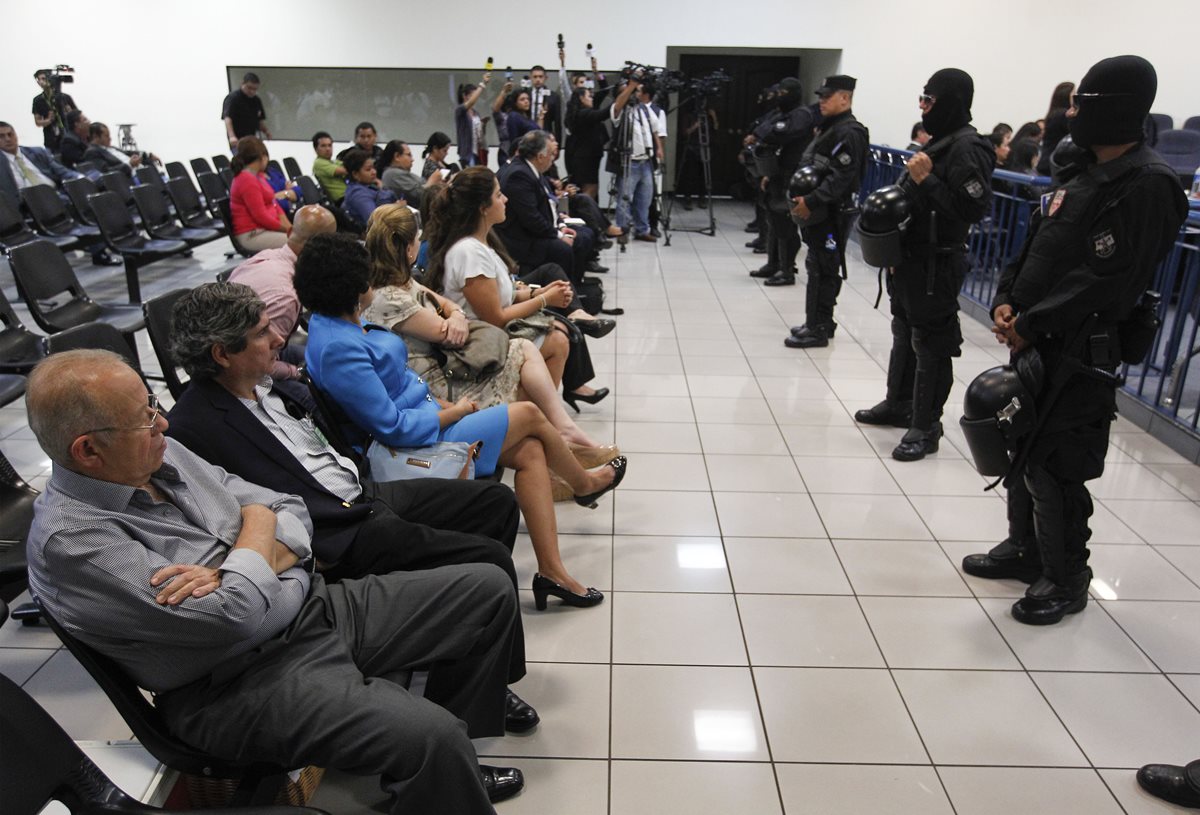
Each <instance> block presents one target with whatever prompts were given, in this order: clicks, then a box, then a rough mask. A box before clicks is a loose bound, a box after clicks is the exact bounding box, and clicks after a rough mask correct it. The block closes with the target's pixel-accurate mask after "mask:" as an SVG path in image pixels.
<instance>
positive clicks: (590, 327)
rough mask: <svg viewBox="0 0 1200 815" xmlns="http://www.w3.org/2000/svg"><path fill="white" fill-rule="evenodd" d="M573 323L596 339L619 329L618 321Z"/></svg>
mask: <svg viewBox="0 0 1200 815" xmlns="http://www.w3.org/2000/svg"><path fill="white" fill-rule="evenodd" d="M571 322H572V323H574V324H575V327H576V328H578V329H579V330H580V331H582V332H583V333H584V334H587V335H588V336H589V337H596V338H600V337H603V336H604V335H605V334H611V333H612V330H613V329H614V328H616V327H617V321H616V320H603V319H596V320H572V321H571ZM584 401H587V400H584Z"/></svg>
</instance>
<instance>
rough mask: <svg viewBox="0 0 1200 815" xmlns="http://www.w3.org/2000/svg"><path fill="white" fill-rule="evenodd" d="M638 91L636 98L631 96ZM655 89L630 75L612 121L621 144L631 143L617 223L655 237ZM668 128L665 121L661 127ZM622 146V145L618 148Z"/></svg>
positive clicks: (641, 236) (658, 149)
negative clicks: (652, 228)
mask: <svg viewBox="0 0 1200 815" xmlns="http://www.w3.org/2000/svg"><path fill="white" fill-rule="evenodd" d="M635 93H636V98H635V100H634V101H633V102H632V103H630V98H631V97H633V96H634V94H635ZM652 97H653V91H652V89H650V88H649V87H647V86H646V85H644V84H643V83H642V82H641V80H639V79H637V78H636V77H634V78H631V79H630V80H629V82H628V83H627V84H626V85H625V87H624V88H623V89H622V90H621V93H620V94H618V96H617V99H616V101H615V102H613V106H612V114H611V115H612V121H613V124H614V126H616V127H617V128H618V133H619V135H618V144H627V145H628V146H629V171H628V174H627V175H625V176H624V177H622V178H619V179H618V181H617V189H618V190H619V197H618V200H617V226H618V227H620V228H621V229H622V230H628V229H629V226H630V221H631V220H632V222H633V237H634V239H635V240H639V241H651V242H653V241H656V240H658V238H656V237H655V236H654V235H653V234H652V233H651V231H650V201H651V199H653V197H654V166H655V163H656V162H657V161H660V160H661V159H662V155H663V145H662V136H661V135H659V132H660V131H659V122H658V117H657V116H656V115H655V114H654V112H653V111H652V110H651V109H650V105H649V103H650V99H651V98H652ZM662 129H663V130H664V131H665V125H664V126H663V128H662ZM618 149H620V148H618Z"/></svg>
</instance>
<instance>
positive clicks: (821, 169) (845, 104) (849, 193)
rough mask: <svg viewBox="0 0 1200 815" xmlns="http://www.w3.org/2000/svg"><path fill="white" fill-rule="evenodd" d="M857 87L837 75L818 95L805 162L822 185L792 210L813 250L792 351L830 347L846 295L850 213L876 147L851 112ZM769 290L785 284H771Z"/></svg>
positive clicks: (806, 263)
mask: <svg viewBox="0 0 1200 815" xmlns="http://www.w3.org/2000/svg"><path fill="white" fill-rule="evenodd" d="M857 84H858V80H856V79H855V78H854V77H852V76H844V75H838V76H831V77H827V78H826V79H825V84H824V85H822V86H821V87H820V89H818V90H817V96H819V97H820V100H821V102H820V109H821V116H822V120H821V126H820V128H819V130H818V131H817V136H816V138H815V139H813V141H812V143H811V144H810V145H809V146H808V149H807V150H806V151H805V153H804V158H803V159H802V160H801V162H800V163H801V165H807V166H811V167H813V168H814V169H815V170H816V171H817V172H816V175H817V176H819V177H820V182H819V184H818V186H817V187H816V189H814V190H812V191H811V192H807V193H805V194H803V195H801V196H797V197H796V198H795V199H794V202H793V203H794V207H793V208H792V215H793V216H794V217H796V218H798V219H799V220H800V221H801V222H802V223H803V226H802V227H801V229H800V234H801V236H802V237H803V238H804V245H805V246H807V247H808V255H807V257H806V258H805V261H804V268H805V269H806V271H807V272H808V290H807V291H806V293H805V301H804V318H805V321H804V325H802V326H797V327H795V328H793V329H792V332H791V335H790V336H789V337H787V338H786V339H784V341H783V342H784V345H786V346H788V347H789V348H820V347H824V346H826V345H828V344H829V338H830V337H832V336H833V332H834V329H836V328H837V324H836V323H834V321H833V309H834V307H835V306H836V305H837V298H838V293H839V292H841V290H842V274H843V273H844V272H845V264H846V237H847V232H848V231H849V228H850V215H849V213H850V210H851V208H852V207H853V203H854V197H855V195H856V194H857V192H858V188H859V185H861V184H862V177H863V172H864V171H865V169H866V159H867V146H868V144H869V143H870V136H869V134H868V133H867V128H866V127H864V126H863V125H862V123H861V122H859V121H858V120H857V119H855V118H854V113H853V111H851V109H850V107H851V105H852V104H853V102H854V88H855V86H856V85H857ZM767 285H768V286H770V285H780V284H778V283H776V281H774V280H768V281H767Z"/></svg>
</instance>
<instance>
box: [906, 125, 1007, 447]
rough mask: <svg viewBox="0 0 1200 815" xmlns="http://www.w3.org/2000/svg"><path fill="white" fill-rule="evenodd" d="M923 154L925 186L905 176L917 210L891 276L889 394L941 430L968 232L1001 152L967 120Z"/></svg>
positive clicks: (985, 203) (929, 428) (916, 422)
mask: <svg viewBox="0 0 1200 815" xmlns="http://www.w3.org/2000/svg"><path fill="white" fill-rule="evenodd" d="M924 152H925V154H926V155H928V156H929V157H930V158H931V159H932V160H933V170H932V172H931V173H930V175H929V176H928V177H927V178H926V179H925V181H924V182H923V183H921V184H917V183H916V182H915V181H913V180H912V179H911V178H910V177H908V176H905V177H904V178H903V179H902V180H901V187H903V188H904V190H905V192H906V193H907V194H908V197H909V200H910V201H912V203H913V207H914V210H915V211H914V214H913V216H912V220H911V222H910V223H909V225H908V230H907V232H906V233H905V251H906V258H905V261H904V263H903V264H901V265H900V266H897V267H895V268H894V269H892V270H891V274H890V275H889V276H888V292H889V294H890V295H891V300H892V352H891V358H890V360H889V362H888V375H887V399H888V401H889V402H893V403H901V402H907V401H908V400H909V399H911V400H912V421H911V424H910V426H911V428H912V429H913V430H917V431H921V432H924V433H926V434H929V433H933V434H935V435H940V425H939V424H938V423H939V421H940V420H941V417H942V408H943V407H944V406H945V404H946V397H947V396H949V394H950V386H951V385H952V384H953V381H954V370H953V365H952V363H951V358H952V357H956V356H959V355H960V354H961V353H962V351H961V348H962V329H961V326H960V325H959V322H958V292H959V290H960V289H961V288H962V283H963V277H964V276H965V275H966V271H967V266H968V261H967V243H966V240H967V233H968V231H970V228H971V224H974V223H978V222H979V221H980V220H981V219H982V218H983V216H984V215H986V214H987V212H988V209H989V207H990V206H991V200H992V188H991V176H992V169H993V167H994V165H995V155H996V154H995V150H993V149H992V145H991V143H990V142H989V141H988V140H987V139H985V138H983V137H982V136H980V135H979V134H978V133H977V132H976V131H975V128H974V127H971V126H970V125H965V126H963V127H961V128H959V129H957V130H955V131H953V132H951V133H948V134H947V135H945V136H943V137H941V138H938V139H936V140H935V141H931V142H930V143H929V144H928V145H927V146H926V148H925V151H924Z"/></svg>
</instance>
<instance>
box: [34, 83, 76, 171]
mask: <svg viewBox="0 0 1200 815" xmlns="http://www.w3.org/2000/svg"><path fill="white" fill-rule="evenodd" d="M73 70H74V69H73V68H68V67H67V66H65V65H59V66H57V67H55V68H39V69H38V70H36V71H34V72H33V79H34V81H35V82H37V83H38V87H39V88H41V89H42V92H41V93H39V94H38V95H37V96H35V97H33V123H34V124H36V125H37V126H38V127H40V128H41V129H42V141H43V142H44V143H45V145H46V149H47V150H49V151H50V152H52V153H57V152H58V145H59V143H61V142H62V137H63V134H64V133H66V132H67V114H68V113H70V112H71V111H73V110H77V109H78V108H77V107H76V106H75V100H74V99H72V98H71V95H70V94H69V93H63V92H62V86H63V83H64V82H74V81H75V77H73V76H70V75H69V74H70V72H71V71H73Z"/></svg>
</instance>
